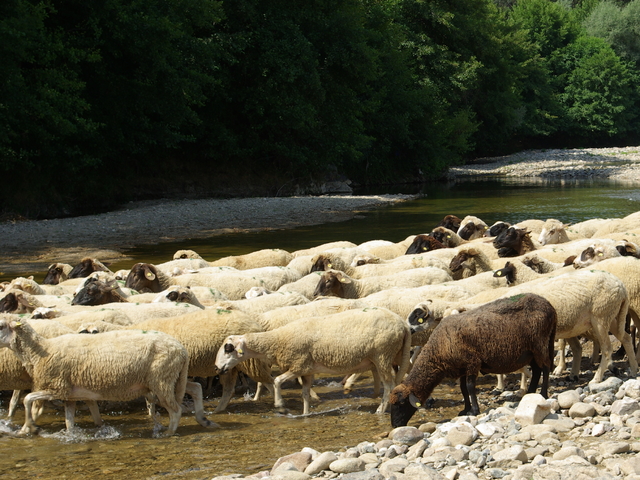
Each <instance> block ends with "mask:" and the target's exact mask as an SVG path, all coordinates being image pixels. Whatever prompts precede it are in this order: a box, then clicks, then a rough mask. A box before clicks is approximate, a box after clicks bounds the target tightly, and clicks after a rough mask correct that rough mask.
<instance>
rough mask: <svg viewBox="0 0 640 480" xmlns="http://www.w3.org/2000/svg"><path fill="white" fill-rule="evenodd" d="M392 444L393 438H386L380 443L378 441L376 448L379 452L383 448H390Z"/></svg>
mask: <svg viewBox="0 0 640 480" xmlns="http://www.w3.org/2000/svg"><path fill="white" fill-rule="evenodd" d="M391 445H393V440H390V439H388V438H385V439H384V440H380V441H379V442H378V443H376V445H375V449H376V450H377V451H378V452H379V451H380V450H382V449H383V448H385V449H386V448H389V447H390V446H391Z"/></svg>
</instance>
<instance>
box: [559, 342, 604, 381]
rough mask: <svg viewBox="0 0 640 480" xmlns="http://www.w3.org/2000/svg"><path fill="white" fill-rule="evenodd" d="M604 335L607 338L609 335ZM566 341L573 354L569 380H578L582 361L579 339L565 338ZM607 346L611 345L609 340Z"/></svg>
mask: <svg viewBox="0 0 640 480" xmlns="http://www.w3.org/2000/svg"><path fill="white" fill-rule="evenodd" d="M606 337H607V340H608V339H609V336H608V335H607V336H606ZM567 343H568V344H569V347H570V348H571V354H572V355H573V360H572V361H571V380H578V376H579V375H580V362H581V361H582V345H580V339H579V338H578V337H572V338H569V339H567ZM609 347H611V342H609ZM603 374H604V371H603Z"/></svg>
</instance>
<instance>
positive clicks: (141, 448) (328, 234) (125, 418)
mask: <svg viewBox="0 0 640 480" xmlns="http://www.w3.org/2000/svg"><path fill="white" fill-rule="evenodd" d="M403 193H409V192H403ZM422 193H423V194H424V196H423V197H422V198H420V199H417V200H415V201H410V202H405V203H402V204H399V205H395V206H391V207H386V208H382V209H379V210H375V211H368V212H363V213H362V214H359V215H357V216H356V218H354V219H352V220H350V221H347V222H341V223H331V224H327V225H320V226H314V227H301V228H297V229H293V230H271V231H268V232H263V233H243V234H231V235H225V236H222V237H214V238H211V239H207V240H197V241H187V242H181V243H178V244H160V245H152V246H140V247H138V248H135V249H132V250H131V251H130V252H127V253H128V254H129V255H131V256H132V257H133V259H134V260H133V261H128V262H126V263H122V264H120V265H118V264H114V265H111V268H112V269H113V270H114V271H115V270H117V269H120V268H129V267H130V266H131V265H132V264H133V263H135V262H139V261H146V262H151V263H159V262H162V261H166V260H169V259H171V258H172V256H173V253H174V252H175V251H176V250H178V249H182V248H189V249H193V250H195V251H197V252H198V253H200V254H201V255H202V256H203V257H204V258H207V259H208V260H214V259H216V258H219V257H222V256H226V255H235V254H242V253H247V252H250V251H254V250H258V249H261V248H283V249H286V250H289V251H293V250H297V249H303V248H308V247H312V246H315V245H319V244H321V243H325V242H330V241H334V240H350V241H352V242H354V243H361V242H364V241H367V240H373V239H386V240H392V241H399V240H402V239H404V238H405V237H407V236H408V235H411V234H416V233H426V232H428V231H430V230H431V228H433V226H435V224H436V223H437V222H438V221H439V220H440V219H442V217H443V216H444V215H446V214H456V215H458V216H460V217H463V216H464V215H467V214H469V215H476V216H478V217H480V218H482V219H483V220H485V221H486V222H487V223H493V222H494V221H497V220H505V221H509V222H517V221H521V220H525V219H528V218H540V219H546V218H550V217H551V218H558V219H560V220H563V221H565V222H578V221H582V220H586V219H589V218H601V217H602V218H606V217H622V216H625V215H628V214H630V213H632V212H635V211H638V210H640V191H638V190H637V189H636V188H635V187H634V186H633V185H625V184H614V183H609V182H606V181H605V182H602V181H585V182H535V183H532V182H524V181H522V182H518V181H509V182H505V181H482V182H458V183H452V184H448V185H432V186H428V187H425V188H424V190H423V191H422ZM630 240H631V239H630ZM42 275H44V272H43V273H42ZM36 280H39V281H40V280H41V278H38V277H37V276H36ZM340 380H341V379H340V378H334V377H321V378H320V379H317V380H316V383H315V384H314V390H315V391H316V392H317V393H318V394H319V395H320V398H321V399H322V401H321V402H320V403H317V402H316V403H313V404H312V412H311V414H310V415H308V416H305V417H303V416H300V415H298V414H299V413H300V412H301V409H302V401H301V396H300V388H299V386H298V385H296V384H295V383H291V384H289V385H287V386H288V388H286V389H285V391H284V395H285V400H286V406H287V408H288V409H289V411H290V414H289V415H279V414H276V413H274V411H273V407H272V403H271V402H272V398H271V397H270V396H267V397H264V398H263V399H261V400H259V401H258V402H255V403H254V402H251V401H248V400H245V399H244V398H243V396H242V395H239V396H236V397H235V398H234V400H233V401H232V402H231V404H230V406H229V409H228V412H226V413H223V414H219V415H212V414H210V415H209V418H210V419H212V420H214V421H215V422H217V423H218V424H219V425H220V428H218V429H213V430H208V429H204V428H203V427H201V426H200V425H198V424H197V423H196V422H195V419H194V418H193V415H190V414H189V413H185V414H184V415H183V417H182V419H181V422H180V427H179V428H178V432H177V435H176V436H173V437H168V438H165V437H158V435H157V433H156V432H157V431H158V429H157V427H154V421H153V420H152V419H151V418H150V417H149V416H148V415H147V414H146V409H145V406H144V403H143V402H131V403H129V404H115V405H105V406H102V408H101V411H102V415H103V419H104V420H105V426H104V427H102V428H100V429H98V428H96V427H94V426H93V424H92V422H91V420H90V416H89V415H88V412H87V411H86V410H79V412H78V415H77V424H78V427H79V428H78V430H77V431H76V432H74V433H72V434H66V433H64V413H63V411H62V409H61V408H59V407H58V408H47V410H46V413H45V415H44V416H43V417H41V418H40V419H39V421H38V423H39V425H40V426H41V427H42V429H43V431H42V434H41V435H39V436H34V437H28V438H19V437H16V436H15V431H16V429H17V428H18V425H17V424H11V423H8V422H7V421H6V420H0V452H2V455H0V477H1V478H3V479H4V478H16V479H24V478H67V479H82V478H107V479H109V478H112V479H122V478H131V479H143V478H145V479H174V478H175V479H178V478H179V479H206V478H211V477H213V476H216V475H224V474H230V473H242V474H245V475H246V474H251V473H255V472H258V471H261V470H265V469H269V468H271V466H272V465H273V463H274V462H275V461H276V460H277V459H278V458H279V457H280V456H283V455H287V454H289V453H293V452H296V451H299V450H300V449H301V448H303V447H311V448H314V449H316V450H319V451H324V450H334V451H336V450H340V449H341V448H344V447H349V446H355V445H357V444H358V443H360V442H362V441H377V440H378V439H379V438H380V435H383V434H384V432H387V431H389V430H390V428H391V427H390V420H389V415H388V414H384V415H376V414H375V413H374V412H375V409H376V408H377V405H378V403H379V399H374V398H372V393H373V388H372V386H371V382H370V379H369V378H366V377H363V379H361V380H360V382H359V383H358V384H357V386H356V388H355V389H354V390H353V391H352V393H351V394H349V395H345V394H343V393H342V389H341V387H340V384H339V381H340ZM480 380H481V381H480V382H479V388H480V392H481V395H480V400H481V403H482V404H483V406H484V407H488V406H495V402H497V401H498V397H497V396H495V395H493V394H489V392H490V391H491V389H492V387H493V385H494V382H495V380H494V379H493V378H492V377H483V378H482V379H480ZM510 380H511V382H512V387H513V389H515V388H516V387H515V385H516V382H517V381H518V377H516V376H515V375H512V376H510ZM552 391H553V390H552ZM433 398H435V399H436V401H435V404H434V406H433V407H432V408H430V409H428V410H424V411H421V412H419V413H418V414H416V415H415V416H414V418H413V419H412V421H411V422H410V424H411V425H419V424H420V423H423V422H426V421H433V422H439V421H445V420H449V419H451V418H452V417H454V416H456V413H457V412H458V411H459V410H460V408H461V396H460V393H459V391H458V389H457V387H455V386H453V385H447V384H445V385H441V386H439V387H438V388H437V389H436V391H435V392H434V394H433ZM8 400H9V394H8V392H3V394H2V395H1V396H0V419H4V418H5V416H6V408H7V405H8ZM216 403H217V398H216V397H215V395H214V396H213V397H210V398H208V399H206V400H205V408H206V410H207V411H208V412H211V411H213V409H214V408H215V405H216ZM492 404H493V405H492ZM80 405H81V404H80ZM162 413H163V412H162ZM22 419H23V410H22V409H21V408H20V409H19V410H18V412H17V413H16V418H15V421H16V422H18V423H21V422H22ZM167 420H168V419H167V416H166V414H162V415H161V417H160V422H161V423H163V424H164V425H167V423H168V422H167Z"/></svg>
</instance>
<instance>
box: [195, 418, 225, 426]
mask: <svg viewBox="0 0 640 480" xmlns="http://www.w3.org/2000/svg"><path fill="white" fill-rule="evenodd" d="M200 425H202V426H203V427H205V428H220V425H218V424H217V423H216V422H212V421H211V420H206V419H205V421H204V422H202V423H201V424H200Z"/></svg>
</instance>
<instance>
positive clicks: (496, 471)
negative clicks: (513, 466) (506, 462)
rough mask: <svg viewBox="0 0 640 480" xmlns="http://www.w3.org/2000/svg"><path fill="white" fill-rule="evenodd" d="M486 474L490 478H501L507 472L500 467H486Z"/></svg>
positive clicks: (507, 473)
mask: <svg viewBox="0 0 640 480" xmlns="http://www.w3.org/2000/svg"><path fill="white" fill-rule="evenodd" d="M487 475H489V477H490V478H502V477H506V476H507V475H509V472H507V471H505V470H502V469H500V468H489V469H487Z"/></svg>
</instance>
